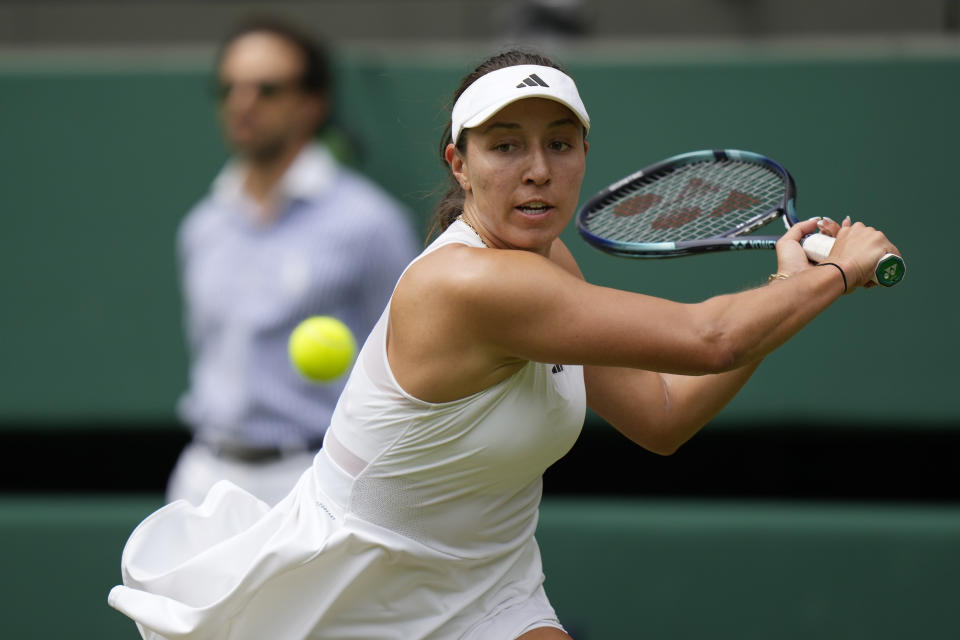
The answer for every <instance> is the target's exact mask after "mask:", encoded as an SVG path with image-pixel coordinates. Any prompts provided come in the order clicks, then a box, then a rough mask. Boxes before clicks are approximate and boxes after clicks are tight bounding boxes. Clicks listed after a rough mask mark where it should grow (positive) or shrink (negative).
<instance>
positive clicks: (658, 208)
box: [586, 160, 785, 242]
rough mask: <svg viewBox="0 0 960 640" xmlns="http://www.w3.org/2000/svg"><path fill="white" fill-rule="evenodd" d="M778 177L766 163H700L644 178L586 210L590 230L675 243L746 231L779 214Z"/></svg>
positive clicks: (628, 239) (781, 187) (624, 239)
mask: <svg viewBox="0 0 960 640" xmlns="http://www.w3.org/2000/svg"><path fill="white" fill-rule="evenodd" d="M784 193H785V184H784V179H783V177H782V176H781V175H780V174H779V173H777V172H775V171H773V170H771V169H769V168H767V167H766V166H763V165H760V164H756V163H752V162H742V161H734V160H722V161H705V162H698V163H693V164H688V165H681V166H679V167H669V168H667V169H665V170H663V171H661V172H657V173H655V174H651V175H648V176H643V177H641V178H640V179H638V180H637V181H635V182H633V183H631V184H630V185H627V186H625V187H623V188H621V189H619V190H618V191H616V192H615V193H614V194H612V195H611V196H610V197H609V198H606V199H604V200H603V201H602V202H600V203H599V204H598V205H597V207H596V209H595V211H594V212H592V213H590V214H588V216H587V218H586V224H587V226H588V228H589V229H590V231H591V232H593V233H596V234H598V235H601V236H604V237H607V238H609V239H611V240H615V241H620V242H676V241H683V240H697V239H705V238H712V237H718V236H726V235H740V234H743V233H748V232H749V231H752V230H753V229H755V228H756V227H758V226H760V225H762V224H763V223H764V222H766V221H767V220H769V219H770V218H773V217H776V216H777V215H779V207H780V206H781V204H782V201H783V198H784Z"/></svg>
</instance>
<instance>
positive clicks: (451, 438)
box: [324, 220, 586, 559]
mask: <svg viewBox="0 0 960 640" xmlns="http://www.w3.org/2000/svg"><path fill="white" fill-rule="evenodd" d="M450 243H460V244H466V245H470V246H474V247H482V246H483V243H482V241H481V240H480V238H479V236H477V235H476V233H475V232H474V231H473V230H472V229H471V228H470V227H468V226H467V225H466V224H465V223H463V222H462V221H459V220H458V221H456V222H454V223H453V224H452V225H451V226H450V227H449V228H448V229H447V230H446V231H445V232H444V233H443V234H441V235H440V237H438V238H437V239H436V240H435V241H434V242H433V243H432V244H431V245H430V246H429V247H427V249H426V250H425V251H424V252H423V253H422V254H421V255H420V257H423V256H424V255H427V254H428V253H430V252H432V251H434V250H436V249H438V248H440V247H442V246H444V245H447V244H450ZM418 259H419V258H418ZM408 268H409V267H408ZM389 315H390V306H389V304H388V305H387V308H386V310H385V311H384V313H383V315H382V316H381V317H380V320H379V322H378V323H377V324H376V326H375V327H374V329H373V331H372V333H371V334H370V336H369V338H368V339H367V341H366V343H365V344H364V346H363V349H362V350H361V352H360V354H359V356H358V358H357V364H356V366H355V367H354V369H353V372H352V373H351V375H350V378H349V380H348V381H347V384H346V388H345V389H344V392H343V394H342V395H341V397H340V401H339V403H338V404H337V407H336V409H335V411H334V414H333V418H332V420H331V425H330V428H329V430H328V432H327V436H326V440H325V442H324V450H325V451H326V452H327V455H329V456H330V457H331V458H332V459H333V460H334V461H335V462H336V463H337V464H338V465H339V466H340V467H342V468H343V470H345V471H346V472H347V474H348V475H349V476H350V477H351V481H349V482H346V483H342V485H341V486H340V488H339V489H338V490H337V494H338V495H331V496H330V497H331V498H334V499H335V500H337V502H340V506H341V507H342V508H343V509H344V510H345V512H346V513H349V514H351V515H352V516H353V517H356V518H359V519H361V520H365V521H367V522H370V523H372V524H374V525H376V526H379V527H384V528H386V529H389V530H391V531H394V532H396V533H399V534H401V535H403V536H406V537H409V538H412V539H414V540H416V541H418V542H420V543H421V544H424V545H427V546H429V547H431V548H433V549H436V550H438V551H441V552H443V553H448V554H451V555H453V556H456V557H461V558H478V559H479V558H488V559H489V558H491V557H496V556H498V555H500V554H502V553H508V552H510V551H512V550H515V549H516V548H518V547H519V546H521V545H522V544H523V543H525V542H526V541H529V540H530V539H531V538H532V536H533V534H534V531H535V529H536V526H537V514H538V507H539V503H540V498H541V493H542V481H541V476H542V474H543V472H544V471H545V470H546V469H547V467H549V466H550V465H551V464H553V463H554V462H555V461H557V460H558V459H559V458H561V457H562V456H563V455H564V454H566V453H567V451H569V449H570V448H571V447H572V446H573V443H574V442H575V441H576V439H577V437H578V436H579V434H580V430H581V428H582V426H583V420H584V415H585V410H586V393H585V389H584V383H583V368H582V367H581V366H579V365H560V364H555V363H537V362H528V363H527V364H526V365H524V366H523V367H522V368H521V369H520V370H519V371H517V372H516V373H515V374H513V375H512V376H510V377H509V378H507V379H505V380H503V381H501V382H499V383H497V384H495V385H493V386H491V387H489V388H487V389H484V390H482V391H480V392H478V393H475V394H473V395H471V396H468V397H466V398H461V399H459V400H454V401H451V402H442V403H431V402H425V401H423V400H419V399H417V398H415V397H413V396H411V395H410V394H408V393H406V392H405V391H404V390H403V389H402V388H401V387H400V385H399V384H398V383H397V381H396V379H395V378H394V376H393V373H392V371H391V370H390V365H389V363H388V361H387V351H386V333H387V331H386V330H387V322H388V319H389ZM328 489H329V487H328Z"/></svg>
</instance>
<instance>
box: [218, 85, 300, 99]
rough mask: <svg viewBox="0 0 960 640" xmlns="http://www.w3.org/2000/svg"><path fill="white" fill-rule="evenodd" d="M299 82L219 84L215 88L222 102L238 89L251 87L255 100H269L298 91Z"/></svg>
mask: <svg viewBox="0 0 960 640" xmlns="http://www.w3.org/2000/svg"><path fill="white" fill-rule="evenodd" d="M300 86H301V82H300V81H299V80H284V81H281V80H264V81H262V82H221V83H219V84H218V85H217V86H216V94H217V98H218V99H219V100H220V101H221V102H223V101H224V100H226V99H227V98H229V97H230V94H231V93H233V92H234V90H235V89H237V88H238V87H251V88H253V89H255V90H256V92H257V98H259V99H261V100H270V99H273V98H276V97H278V96H280V95H282V94H284V93H287V92H289V91H293V90H295V89H299V88H300Z"/></svg>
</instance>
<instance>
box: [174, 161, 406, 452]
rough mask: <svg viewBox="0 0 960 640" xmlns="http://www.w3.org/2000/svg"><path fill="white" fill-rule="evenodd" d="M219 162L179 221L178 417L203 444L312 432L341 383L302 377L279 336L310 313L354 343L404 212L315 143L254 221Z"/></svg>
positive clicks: (398, 248)
mask: <svg viewBox="0 0 960 640" xmlns="http://www.w3.org/2000/svg"><path fill="white" fill-rule="evenodd" d="M242 181H243V171H242V169H241V167H240V166H238V165H237V164H235V163H230V164H228V165H227V166H226V167H225V168H224V169H223V171H221V173H220V175H219V176H218V177H217V179H216V180H215V181H214V184H213V188H212V189H211V192H210V194H209V195H208V196H207V197H206V198H204V199H203V200H202V201H201V202H199V203H198V204H197V205H196V206H195V207H194V208H193V210H192V211H191V212H190V213H189V215H188V216H187V217H186V218H185V219H184V221H183V222H182V223H181V226H180V229H179V232H178V237H177V250H178V259H179V267H180V275H181V288H182V291H183V302H184V322H185V325H186V337H187V347H188V352H189V355H190V376H189V389H188V390H187V391H186V393H185V394H184V395H183V396H182V397H181V399H180V402H179V405H178V411H179V414H180V416H181V419H182V420H183V421H184V422H185V423H186V424H187V425H188V426H189V427H190V428H191V429H192V430H193V431H194V434H195V437H197V438H199V439H202V440H204V441H207V442H210V443H212V444H214V445H218V444H220V445H224V444H226V445H229V444H233V445H240V446H246V447H281V448H287V447H289V448H298V447H302V446H304V445H305V444H306V443H309V442H315V441H317V440H319V438H320V437H321V436H322V434H323V432H324V431H325V430H326V428H327V425H328V424H329V421H330V416H331V414H332V412H333V408H334V405H335V404H336V401H337V398H338V397H339V396H340V392H341V390H342V389H343V384H344V383H345V381H346V380H345V378H346V376H344V378H343V379H341V380H339V381H336V382H334V383H330V384H323V385H320V384H316V383H311V382H307V381H305V380H304V379H303V378H301V377H300V375H299V374H298V373H297V372H296V371H295V370H294V369H293V367H292V366H291V364H290V362H289V359H288V355H287V339H288V337H289V335H290V332H291V331H292V330H293V328H294V327H295V326H296V325H297V324H298V323H299V322H300V321H301V320H303V319H304V318H307V317H308V316H312V315H330V316H334V317H336V318H339V319H341V320H342V321H344V322H345V323H346V324H347V325H348V326H349V327H350V328H351V330H352V331H353V332H354V335H355V336H356V338H357V341H358V343H359V344H362V343H363V341H364V340H365V339H366V336H367V334H368V333H369V332H370V329H371V328H372V327H373V325H374V323H375V322H376V321H377V318H378V317H379V315H380V313H381V312H382V311H383V308H384V306H385V304H386V302H387V300H388V298H389V296H390V294H391V293H392V291H393V287H394V285H395V284H396V281H397V278H399V276H400V273H401V272H402V270H403V268H404V267H405V266H406V265H407V264H408V263H409V261H410V260H411V259H412V258H413V257H414V256H415V255H416V253H417V251H418V246H417V241H416V239H415V236H414V234H413V231H412V228H411V225H410V220H411V219H410V217H409V214H408V212H407V211H406V210H405V209H403V208H402V207H401V206H400V205H399V204H398V203H397V202H396V201H394V200H393V199H391V198H390V197H389V196H388V195H387V194H386V193H385V192H384V191H383V190H381V189H380V188H379V187H377V186H376V185H374V184H373V183H372V182H371V181H370V180H368V179H366V178H365V177H363V176H361V175H359V174H357V173H356V172H354V171H352V170H350V169H348V168H346V167H343V166H341V165H338V164H337V163H336V161H335V160H334V159H333V158H332V156H331V155H330V154H329V152H328V151H326V150H325V149H324V148H323V147H320V146H316V145H312V146H309V147H307V148H306V149H304V151H303V152H301V154H300V155H299V156H298V157H297V159H296V160H295V161H294V163H293V164H292V165H291V167H290V169H289V170H288V171H287V174H286V175H285V176H284V178H283V180H282V182H281V184H280V186H279V187H278V189H277V193H276V199H275V204H276V206H277V207H278V209H277V211H278V214H277V216H276V217H275V218H274V219H273V220H272V221H271V222H269V223H264V222H261V221H258V219H257V218H256V215H255V213H256V206H257V205H256V204H255V203H254V202H253V201H252V199H250V198H249V196H247V195H245V193H244V191H243V188H242Z"/></svg>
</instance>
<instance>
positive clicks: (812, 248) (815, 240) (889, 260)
mask: <svg viewBox="0 0 960 640" xmlns="http://www.w3.org/2000/svg"><path fill="white" fill-rule="evenodd" d="M834 242H835V239H834V238H832V237H830V236H828V235H826V234H825V233H812V234H810V235H809V236H807V237H806V238H804V239H803V240H801V241H800V244H801V245H802V246H803V250H804V251H806V252H807V257H808V258H810V260H811V262H823V261H824V260H826V259H827V257H828V256H829V255H830V249H832V248H833V243H834ZM906 270H907V267H906V265H905V264H904V262H903V258H901V257H900V256H898V255H896V254H895V253H885V254H883V256H882V257H881V258H880V259H879V260H878V261H877V266H876V267H874V269H873V273H872V274H871V276H870V279H871V280H873V281H874V282H876V283H877V284H882V285H883V286H885V287H892V286H893V285H895V284H897V283H898V282H900V281H901V280H903V274H904V273H905V272H906Z"/></svg>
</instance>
